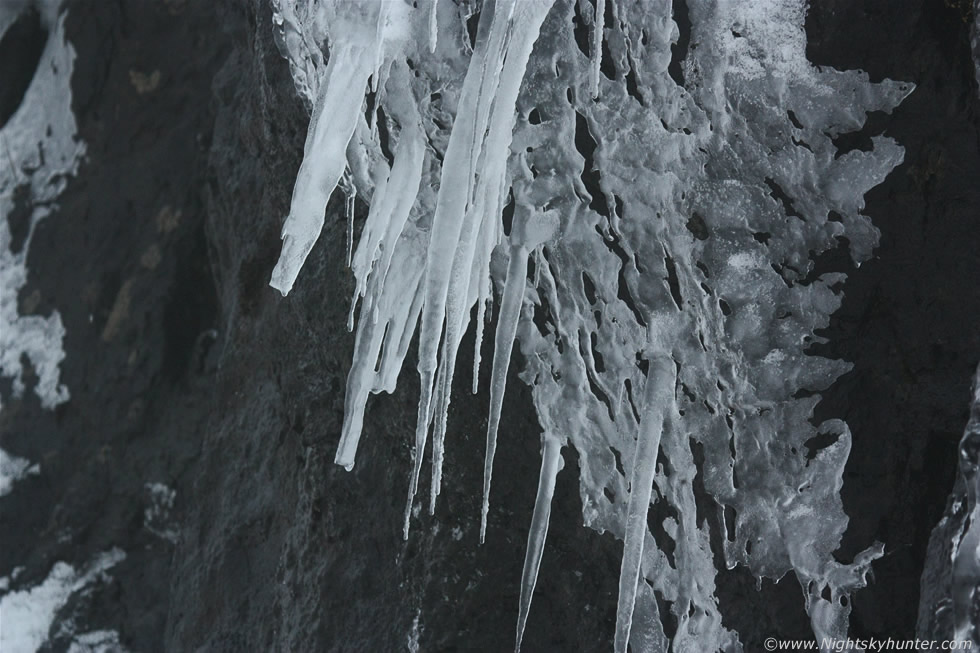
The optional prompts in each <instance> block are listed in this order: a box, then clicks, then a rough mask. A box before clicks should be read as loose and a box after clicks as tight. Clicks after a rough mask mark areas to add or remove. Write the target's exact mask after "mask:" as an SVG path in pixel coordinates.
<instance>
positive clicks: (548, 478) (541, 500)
mask: <svg viewBox="0 0 980 653" xmlns="http://www.w3.org/2000/svg"><path fill="white" fill-rule="evenodd" d="M562 467H564V461H562V457H561V442H560V441H559V440H558V438H556V437H554V436H551V435H549V434H547V433H546V434H545V435H544V446H543V450H542V451H541V473H540V474H539V475H538V494H537V496H536V497H535V498H534V514H533V515H532V516H531V529H530V532H529V533H528V537H527V553H526V554H525V555H524V571H523V572H522V573H521V600H520V607H519V610H518V616H517V643H516V644H515V646H514V650H515V651H516V653H520V650H521V640H523V639H524V626H525V625H527V615H528V612H529V611H530V609H531V599H532V598H533V597H534V586H535V585H536V584H537V582H538V570H539V569H540V568H541V555H542V553H544V543H545V540H546V539H547V537H548V523H549V522H550V520H551V499H552V497H554V496H555V479H556V478H557V476H558V472H559V471H561V469H562Z"/></svg>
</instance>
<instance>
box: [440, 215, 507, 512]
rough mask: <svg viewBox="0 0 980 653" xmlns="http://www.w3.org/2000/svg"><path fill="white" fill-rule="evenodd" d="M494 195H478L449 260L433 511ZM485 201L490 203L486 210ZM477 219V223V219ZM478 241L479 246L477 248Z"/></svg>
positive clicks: (482, 270)
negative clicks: (460, 355) (455, 379)
mask: <svg viewBox="0 0 980 653" xmlns="http://www.w3.org/2000/svg"><path fill="white" fill-rule="evenodd" d="M494 199H495V198H492V197H491V198H488V197H486V195H484V196H481V197H480V198H478V202H477V204H476V205H475V206H474V207H473V208H472V210H471V211H470V212H469V213H468V214H467V216H466V218H467V219H466V220H465V224H464V225H463V229H462V230H461V233H460V242H459V246H458V247H457V248H456V253H455V255H454V260H453V270H452V281H451V282H450V285H449V292H448V294H447V301H446V337H445V338H444V339H443V348H442V355H441V357H440V364H439V379H438V380H437V383H438V384H439V393H438V395H437V401H438V403H437V406H436V410H435V425H434V428H435V436H434V439H433V447H432V492H431V497H430V501H429V513H430V514H432V513H433V512H434V511H435V504H436V497H437V496H439V492H440V491H441V486H442V462H443V456H444V452H445V448H444V447H445V439H446V422H447V420H448V415H449V402H450V400H451V395H452V385H453V377H454V375H455V371H456V355H457V353H458V351H459V345H460V342H461V341H462V339H463V334H464V333H465V332H466V327H467V325H468V324H469V317H470V307H471V306H472V305H473V302H474V301H478V297H479V293H480V281H481V278H482V277H485V276H486V275H487V274H488V270H486V269H485V268H484V267H483V265H482V262H483V261H484V260H486V261H487V262H489V247H488V244H489V243H490V242H491V237H490V236H489V234H491V233H495V226H496V224H497V223H498V222H499V220H498V218H497V215H496V203H495V202H494ZM488 202H489V203H490V204H491V205H492V206H493V207H494V208H493V209H492V210H491V211H488V210H487V204H488ZM477 220H479V223H477ZM478 244H479V245H480V246H482V247H483V250H482V251H478V249H477V246H478Z"/></svg>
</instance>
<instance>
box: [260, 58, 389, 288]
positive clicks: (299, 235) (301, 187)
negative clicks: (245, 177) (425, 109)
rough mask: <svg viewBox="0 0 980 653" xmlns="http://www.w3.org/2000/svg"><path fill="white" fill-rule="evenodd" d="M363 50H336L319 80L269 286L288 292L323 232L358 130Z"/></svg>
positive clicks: (363, 76) (364, 69)
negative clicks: (350, 144)
mask: <svg viewBox="0 0 980 653" xmlns="http://www.w3.org/2000/svg"><path fill="white" fill-rule="evenodd" d="M364 50H365V48H364V47H363V46H361V47H359V46H355V45H346V46H343V47H337V48H335V52H334V53H333V54H332V55H331V57H330V63H329V64H328V65H327V71H326V73H325V79H324V80H323V81H322V82H321V84H320V94H319V95H318V96H317V102H316V105H315V106H314V107H313V116H312V117H311V119H310V127H309V132H308V133H307V135H306V145H305V146H304V148H303V163H302V164H301V165H300V168H299V172H298V173H297V175H296V185H295V187H294V188H293V198H292V202H291V205H290V209H289V216H288V217H287V218H286V222H285V224H283V227H282V253H281V254H280V256H279V262H278V263H276V267H275V269H274V270H273V272H272V280H271V281H270V284H269V285H271V286H272V287H273V288H275V289H277V290H279V292H281V293H282V294H283V295H284V296H285V295H286V294H288V293H289V291H290V290H291V289H292V287H293V283H294V282H295V281H296V276H297V275H298V274H299V270H300V268H301V267H302V266H303V263H304V262H305V261H306V257H307V256H309V254H310V250H311V249H313V244H314V243H315V242H316V240H317V238H318V237H319V236H320V231H321V230H322V229H323V220H324V212H325V211H326V208H327V201H328V200H329V199H330V194H331V193H332V192H333V189H334V188H336V186H337V183H338V182H339V181H340V177H341V175H342V174H343V173H344V169H345V168H346V166H347V161H346V149H347V143H348V142H349V141H350V139H351V136H352V135H353V134H354V127H355V126H356V124H357V118H358V115H359V114H360V111H361V98H362V97H363V93H364V84H365V83H366V82H367V78H368V75H369V74H370V71H369V69H368V67H367V66H366V65H365V62H364Z"/></svg>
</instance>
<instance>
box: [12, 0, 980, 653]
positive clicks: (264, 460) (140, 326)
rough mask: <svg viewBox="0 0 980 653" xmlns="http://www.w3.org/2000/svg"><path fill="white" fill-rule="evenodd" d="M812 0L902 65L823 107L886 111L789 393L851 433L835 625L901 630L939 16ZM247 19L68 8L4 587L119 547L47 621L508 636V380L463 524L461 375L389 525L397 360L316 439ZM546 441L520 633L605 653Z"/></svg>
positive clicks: (952, 59) (288, 88)
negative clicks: (854, 257)
mask: <svg viewBox="0 0 980 653" xmlns="http://www.w3.org/2000/svg"><path fill="white" fill-rule="evenodd" d="M813 5H814V6H812V7H811V9H810V14H809V18H808V24H807V30H808V38H809V41H810V49H809V55H810V58H811V60H812V61H814V62H815V63H818V64H820V65H831V66H835V67H840V68H861V69H864V70H867V71H868V72H869V74H870V75H871V77H872V79H874V80H878V79H881V78H883V77H890V78H893V79H901V80H907V81H913V82H915V83H916V84H917V85H918V89H917V90H916V91H915V93H913V94H912V95H911V96H910V97H909V98H908V99H907V100H906V101H905V102H904V103H903V104H902V105H901V106H900V107H899V108H898V109H897V110H896V111H895V113H894V114H893V115H891V116H887V115H881V116H878V115H875V116H872V117H871V119H870V120H869V124H868V127H866V129H865V130H862V132H860V133H858V134H855V135H853V136H848V138H849V139H851V140H850V144H849V145H848V147H857V148H860V147H864V146H865V143H866V142H869V140H868V139H869V138H870V137H871V136H873V135H876V134H879V133H882V132H884V133H887V134H888V135H890V136H892V137H894V138H896V139H897V140H898V141H899V142H900V143H901V144H902V145H903V146H904V147H905V148H906V156H905V163H904V164H902V165H901V166H900V167H899V168H898V169H896V170H895V171H894V172H893V173H892V174H891V175H890V176H889V177H888V179H887V180H886V181H885V183H884V184H882V185H881V186H879V187H877V188H876V189H874V190H872V191H871V193H869V195H868V197H867V209H866V212H867V214H868V215H870V216H871V217H872V220H873V221H874V223H875V224H876V226H878V228H879V229H880V230H881V232H882V239H881V246H880V248H879V249H878V251H877V256H876V258H875V259H874V260H873V261H871V262H869V263H867V264H865V265H864V266H862V268H861V269H859V270H853V269H851V268H850V267H848V264H847V263H846V261H844V259H845V257H843V256H842V257H841V259H840V260H837V259H830V260H827V261H824V262H822V264H824V265H826V266H827V267H826V270H841V269H843V270H846V271H848V272H849V275H850V276H849V279H848V281H847V284H846V286H845V300H844V305H843V307H842V308H841V310H840V311H839V312H838V313H837V315H836V316H835V318H834V320H833V322H832V324H831V327H830V328H829V329H828V330H827V333H826V334H825V335H826V336H827V337H828V338H829V339H830V343H829V344H828V345H826V346H824V347H823V350H824V351H827V352H830V353H831V354H832V355H833V356H835V357H841V358H844V359H846V360H849V361H853V362H854V363H855V368H854V370H853V371H852V372H850V373H849V374H848V375H846V376H845V377H843V378H842V379H841V380H840V381H838V383H837V384H836V385H835V386H833V387H832V388H831V389H830V390H829V391H828V392H826V393H825V399H824V401H823V402H822V403H821V404H820V406H819V411H820V414H819V415H818V418H820V417H841V418H844V419H845V420H847V421H848V423H849V424H850V426H851V430H852V432H853V434H854V448H853V450H852V453H851V459H850V461H849V463H848V466H847V472H846V475H845V484H844V488H843V497H844V506H845V511H846V512H847V514H848V515H849V516H850V517H851V524H850V527H849V529H848V531H847V534H846V535H845V540H844V542H843V547H842V551H841V557H842V559H846V560H849V559H850V556H853V554H854V553H856V552H857V551H859V550H861V549H863V548H864V547H865V546H867V545H868V544H870V543H871V541H873V540H875V539H878V540H881V541H883V542H885V543H886V552H887V554H886V556H885V557H884V558H883V559H882V560H880V561H878V562H876V563H875V565H874V567H873V568H874V570H875V580H874V582H873V583H872V584H871V585H870V586H869V587H868V588H867V589H864V590H862V591H860V592H859V593H857V594H856V595H855V596H854V612H853V613H852V624H853V626H852V631H853V634H855V635H874V636H879V637H895V638H899V637H911V636H913V634H914V628H915V622H916V616H917V610H918V594H919V578H920V575H921V573H922V570H923V565H924V562H925V560H926V547H927V543H928V538H929V534H930V531H931V529H932V528H933V526H935V524H936V523H937V522H938V521H939V518H940V517H941V515H942V513H943V508H944V505H945V504H946V501H947V496H948V493H949V491H950V488H952V487H953V479H954V474H955V468H956V451H957V443H958V441H959V438H960V436H961V434H962V432H963V426H964V424H965V423H966V418H967V407H968V405H969V388H970V380H971V374H972V371H973V369H974V368H975V366H976V363H977V360H978V358H980V329H977V327H976V324H977V316H978V315H980V287H978V285H977V283H976V279H977V278H980V258H978V257H980V229H978V228H977V220H978V217H980V191H978V186H977V180H980V141H978V120H980V117H978V116H980V111H978V109H980V104H978V99H977V88H976V82H975V80H974V78H973V63H972V61H971V60H970V50H969V40H968V23H966V22H964V20H963V18H964V9H962V8H960V7H958V6H948V5H947V4H946V3H943V2H941V1H940V0H921V1H914V0H907V1H906V0H903V1H902V2H900V3H895V2H887V1H886V0H863V1H861V2H853V1H852V0H840V1H839V2H838V1H836V0H821V2H819V3H817V2H815V3H813ZM270 19H271V12H270V10H269V8H268V5H267V3H266V2H265V0H225V1H224V2H220V3H217V4H216V5H213V4H212V3H210V2H204V1H199V0H163V1H161V2H155V3H142V2H101V1H96V0H91V1H89V2H75V3H71V5H70V10H69V18H68V27H67V33H68V36H69V39H70V40H71V41H72V43H73V44H74V47H75V49H76V52H77V59H76V62H75V66H76V67H75V73H74V78H73V92H74V109H75V111H76V113H77V116H78V123H79V130H80V137H81V138H82V139H83V140H84V141H85V142H86V143H87V144H88V155H87V160H86V161H85V162H84V163H83V165H82V168H81V170H80V172H79V174H78V176H77V178H76V179H73V180H72V181H71V182H70V183H69V187H68V189H67V191H66V192H65V193H64V195H63V196H62V197H61V200H60V202H59V204H60V207H59V209H58V211H57V212H56V213H55V214H53V215H52V216H50V217H48V218H46V219H45V220H44V221H43V222H42V223H41V224H40V225H39V227H38V229H37V232H36V233H35V235H34V239H33V242H32V243H31V246H30V247H31V248H30V255H29V259H28V267H29V270H30V275H29V279H28V283H27V285H26V287H25V288H24V289H23V290H22V292H21V296H20V298H19V302H20V312H21V313H22V314H28V313H37V314H42V315H44V314H48V313H49V312H50V311H51V310H52V309H54V308H57V309H58V310H59V311H60V312H61V315H62V318H63V320H64V324H65V328H66V331H67V336H66V340H65V350H66V352H67V357H66V358H65V361H64V362H63V363H62V381H63V382H64V383H65V384H66V385H67V386H68V387H69V389H70V391H71V395H72V396H71V400H70V401H69V402H68V403H66V404H63V405H62V406H60V407H59V408H58V409H57V410H56V411H54V412H46V411H42V410H41V407H40V405H39V403H38V401H37V400H36V398H35V397H34V395H32V394H30V393H26V394H25V396H24V399H23V400H20V401H15V400H7V399H6V397H7V396H8V393H7V388H6V386H4V388H3V390H4V397H5V402H4V408H3V412H2V413H0V433H2V438H3V440H2V445H3V447H4V449H6V450H7V451H9V452H10V453H12V454H14V455H17V456H20V457H24V458H27V459H28V460H30V461H33V462H39V463H40V474H39V475H36V476H29V477H27V478H26V479H24V480H22V481H20V482H18V483H17V484H16V485H15V487H14V490H13V492H12V493H11V494H10V495H8V496H6V497H3V498H2V499H0V576H10V575H11V572H12V570H13V569H14V568H15V567H17V566H23V567H24V571H23V572H21V573H20V575H18V576H17V577H16V580H15V582H14V583H13V584H12V588H13V589H17V587H18V586H30V585H32V584H34V583H36V582H39V581H40V580H43V579H44V577H45V576H46V574H47V573H48V571H49V570H50V569H51V567H52V565H53V564H54V563H55V562H57V561H60V560H64V561H67V562H70V563H72V564H75V565H78V566H83V565H84V564H85V562H86V561H87V560H89V559H91V557H92V556H93V555H95V554H97V553H98V552H101V551H105V550H108V549H110V548H112V547H119V548H120V549H122V550H123V551H124V552H125V553H126V559H125V560H123V561H122V562H120V563H119V564H117V565H116V566H115V567H114V568H113V569H112V570H111V572H110V574H109V580H107V581H106V582H105V583H102V584H100V585H99V586H98V587H97V588H96V589H95V590H94V591H93V592H91V593H90V594H88V595H86V596H78V597H75V598H74V599H72V600H71V601H70V602H69V604H68V605H66V606H65V607H64V608H63V609H62V611H61V613H60V614H59V618H60V620H62V621H64V620H66V619H71V620H73V621H74V622H76V623H78V624H83V625H84V628H83V629H82V628H80V629H79V630H78V631H79V632H81V631H82V630H95V629H102V628H105V629H113V630H117V631H118V632H119V633H120V640H121V642H122V643H123V644H124V645H125V646H126V647H127V648H129V649H131V650H134V651H154V650H173V651H184V650H191V651H193V650H213V651H244V650H292V651H312V650H324V651H331V650H335V651H360V650H379V651H387V650H402V649H404V648H406V647H408V646H409V645H410V643H411V642H413V641H417V643H418V646H419V649H420V650H426V651H452V650H494V651H495V650H506V649H509V648H510V647H511V646H512V645H513V633H514V625H515V622H516V614H517V603H518V593H519V582H520V575H521V564H522V562H523V557H524V546H525V537H526V531H527V526H528V524H529V522H530V517H531V509H532V507H533V501H534V492H535V484H536V478H537V469H538V464H539V457H538V451H539V437H538V436H539V428H538V426H537V423H536V420H535V417H534V411H533V409H532V407H531V403H530V397H529V394H528V392H527V390H526V388H525V386H524V385H523V384H522V383H521V382H520V381H519V380H518V379H517V378H516V375H513V376H514V378H512V379H511V381H510V384H509V388H508V393H507V401H506V402H505V407H504V417H503V420H502V423H501V437H500V447H499V448H498V452H497V462H496V467H495V475H494V483H495V494H494V501H493V504H492V506H491V513H490V524H489V528H488V536H487V543H486V544H485V545H483V546H479V545H478V535H477V534H478V528H479V512H480V509H479V505H480V496H479V490H480V486H481V482H480V480H481V474H482V463H483V433H484V430H485V427H486V412H487V407H486V400H485V397H486V389H487V388H486V385H487V381H486V379H484V380H483V391H484V392H482V393H481V395H480V396H478V397H473V396H472V395H470V393H469V390H468V389H466V388H463V387H462V385H461V386H460V387H459V388H457V391H456V392H455V393H454V395H453V398H452V404H451V409H450V418H449V428H450V431H449V434H448V436H447V445H448V446H447V459H446V464H445V477H444V482H443V493H442V496H441V497H440V502H439V504H438V506H437V508H436V514H435V515H433V516H431V517H430V516H428V515H427V514H425V512H424V510H423V512H422V514H420V515H419V516H418V517H417V518H416V519H415V520H414V521H413V531H412V535H411V538H410V539H409V541H408V542H407V543H406V542H404V541H403V540H402V538H401V514H402V510H403V506H404V500H405V492H406V487H407V481H408V473H409V459H410V451H409V438H410V435H411V433H412V432H413V430H414V423H415V414H416V406H415V402H416V400H417V396H418V387H417V380H416V375H415V374H414V370H413V369H411V368H412V366H410V365H409V366H407V369H406V372H405V373H404V374H403V375H402V377H401V378H400V379H399V386H398V392H397V393H396V394H395V395H394V396H387V395H384V396H381V397H375V398H372V400H371V401H370V402H369V407H368V411H367V414H366V420H365V429H364V437H363V439H362V444H361V447H360V451H359V452H358V463H357V465H356V467H355V468H354V470H353V471H352V472H350V473H348V472H345V471H344V470H343V469H341V468H339V467H336V466H335V465H334V464H333V462H332V461H333V454H334V449H335V446H336V443H337V439H338V437H339V431H340V426H341V423H342V418H343V395H344V384H345V380H346V373H347V368H348V365H349V363H350V358H351V353H352V349H353V336H352V335H351V334H350V333H348V332H347V331H346V329H345V328H344V325H345V324H346V316H347V311H348V308H349V301H350V296H351V294H352V292H353V281H352V277H351V275H350V274H349V272H348V271H347V270H346V269H345V267H344V260H343V259H344V246H345V233H344V232H345V220H344V216H343V206H342V201H341V200H340V198H335V199H334V202H332V203H331V205H330V207H329V208H328V217H327V225H326V227H325V229H324V233H323V235H322V236H321V238H320V241H319V243H318V245H317V247H316V248H315V249H314V251H313V253H312V254H311V256H310V259H309V261H308V262H307V264H306V267H305V268H304V270H303V274H302V275H301V276H300V278H299V281H298V282H297V285H296V287H295V289H294V290H293V292H292V293H291V294H290V296H289V297H288V298H286V299H284V298H281V297H280V296H279V294H278V293H277V292H276V291H274V290H272V289H271V288H269V287H268V285H267V282H268V278H269V275H270V273H271V270H272V267H273V265H274V263H275V260H276V257H277V256H278V251H279V240H278V234H279V229H280V225H281V220H282V216H283V215H285V213H286V211H287V209H288V204H289V194H290V192H291V189H292V182H293V179H294V178H295V174H296V170H297V168H298V167H299V163H300V159H301V156H302V148H303V141H304V137H305V131H306V123H307V114H306V112H305V110H304V108H303V106H302V104H301V102H300V100H299V98H298V97H296V94H295V92H294V89H293V85H292V81H291V80H290V78H289V74H288V70H287V69H286V64H285V62H284V61H283V60H282V59H281V58H280V56H279V53H278V51H277V50H276V48H275V45H274V43H273V39H272V29H271V26H270ZM365 213H366V207H365V206H364V205H362V204H359V205H358V206H357V214H356V218H357V226H358V227H359V226H360V224H361V223H362V222H363V219H364V217H365ZM468 342H469V343H470V344H469V345H467V344H466V343H464V346H463V348H462V351H461V356H462V357H463V360H460V361H459V365H461V366H462V369H467V368H468V366H469V365H470V362H471V361H468V360H467V359H466V356H468V355H469V356H471V354H467V353H466V352H472V335H470V336H469V339H468ZM489 355H490V351H489V343H485V350H484V358H485V359H487V358H489ZM515 355H517V354H515ZM409 360H414V355H413V354H412V353H410V354H409ZM515 367H517V368H519V366H515ZM515 371H516V370H515ZM565 461H566V466H565V469H564V471H562V472H561V473H560V474H559V476H558V485H557V489H556V493H555V504H554V508H553V515H552V520H551V530H550V532H549V538H548V544H547V547H546V550H545V554H544V560H543V562H542V569H541V573H540V577H539V581H538V588H537V593H536V595H535V600H534V605H533V607H532V610H531V614H530V619H529V623H528V626H527V631H526V634H525V639H524V642H525V650H528V651H570V650H582V651H591V650H609V648H610V647H611V638H612V633H613V625H614V620H615V603H616V598H615V597H616V589H617V588H616V582H617V576H618V568H619V556H620V555H621V551H622V544H621V543H620V542H617V541H615V540H614V538H612V537H611V536H610V535H608V534H606V535H599V534H597V533H595V532H593V531H591V530H588V529H586V528H584V527H582V526H581V522H582V517H581V503H580V499H579V496H578V490H577V484H578V481H577V469H576V464H575V463H576V461H575V456H574V453H573V452H571V451H566V453H565ZM149 483H160V484H163V485H166V486H167V487H168V488H172V489H173V490H174V491H175V493H176V494H175V500H174V503H173V508H172V510H171V511H170V512H169V513H168V516H165V517H159V516H157V517H154V518H149V517H148V516H147V514H146V510H147V509H148V508H150V507H151V506H152V505H153V501H154V495H153V492H152V491H151V489H149V488H148V487H147V484H149ZM426 490H427V481H424V482H423V486H422V487H421V488H420V491H421V494H422V495H423V496H424V495H426V494H427V491H426ZM160 520H163V522H162V524H163V525H162V526H161V521H160ZM168 525H172V527H173V529H174V530H175V532H176V537H175V538H173V541H172V540H171V539H168V538H167V537H165V536H161V535H160V532H164V533H166V532H167V528H169V527H170V526H168ZM150 526H152V528H151V527H150ZM718 595H719V598H720V601H721V604H722V605H721V608H722V613H723V614H724V615H725V618H726V625H729V626H730V627H734V628H736V629H737V630H738V631H739V632H740V633H741V636H742V641H743V642H745V645H746V650H747V651H754V650H761V649H760V646H761V642H762V640H763V639H765V638H766V637H769V636H774V637H780V638H791V637H800V638H803V637H809V636H810V635H809V632H810V631H809V625H808V623H807V620H806V616H805V613H804V612H803V607H802V592H801V591H800V588H799V586H798V584H797V583H796V581H795V579H793V578H791V577H787V578H784V579H783V580H782V581H781V582H780V583H778V584H774V583H771V582H768V581H767V582H765V583H764V584H763V588H762V591H761V592H759V591H756V587H755V579H754V578H752V577H751V576H750V575H749V574H748V573H747V572H744V571H742V570H735V571H734V572H729V573H725V574H721V575H720V576H719V588H718ZM56 624H57V622H56ZM56 628H57V625H56ZM69 642H70V636H67V635H62V636H55V637H53V638H52V639H51V640H50V642H49V646H48V648H49V649H50V650H64V649H66V648H67V646H68V643H69Z"/></svg>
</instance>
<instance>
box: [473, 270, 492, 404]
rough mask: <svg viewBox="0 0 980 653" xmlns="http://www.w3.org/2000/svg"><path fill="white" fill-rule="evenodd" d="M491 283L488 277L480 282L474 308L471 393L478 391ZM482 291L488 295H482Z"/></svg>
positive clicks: (490, 302)
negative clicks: (474, 340)
mask: <svg viewBox="0 0 980 653" xmlns="http://www.w3.org/2000/svg"><path fill="white" fill-rule="evenodd" d="M492 284H493V282H492V281H491V280H490V279H484V281H483V283H482V284H480V299H479V301H478V303H477V309H476V344H475V345H474V346H473V394H478V393H479V392H480V359H481V358H482V356H483V352H482V351H480V350H481V349H482V347H483V327H484V325H485V324H486V321H487V309H488V308H490V307H491V305H492V301H493V299H492V297H493V294H492V293H491V292H490V290H491V285H492ZM484 293H487V294H488V295H489V296H484ZM491 310H492V308H491Z"/></svg>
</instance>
